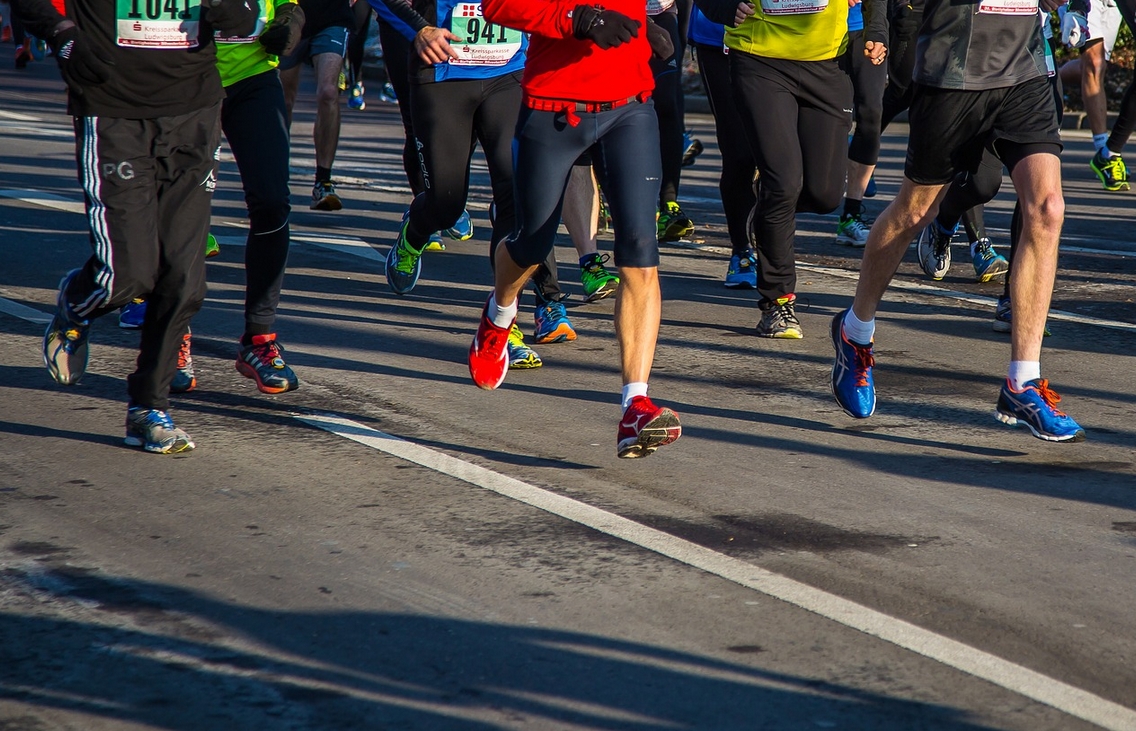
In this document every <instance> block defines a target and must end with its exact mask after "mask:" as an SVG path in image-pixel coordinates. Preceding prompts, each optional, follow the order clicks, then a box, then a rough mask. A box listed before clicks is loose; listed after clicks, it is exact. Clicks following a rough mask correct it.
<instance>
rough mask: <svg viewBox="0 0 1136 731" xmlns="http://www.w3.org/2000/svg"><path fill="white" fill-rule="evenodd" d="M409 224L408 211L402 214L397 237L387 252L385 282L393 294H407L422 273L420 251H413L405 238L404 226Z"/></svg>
mask: <svg viewBox="0 0 1136 731" xmlns="http://www.w3.org/2000/svg"><path fill="white" fill-rule="evenodd" d="M409 225H410V211H407V212H406V213H404V214H403V215H402V223H401V224H400V225H399V227H398V237H397V238H396V239H395V240H394V246H392V247H391V248H390V251H388V252H387V263H386V272H387V284H389V285H390V288H391V290H393V291H394V293H395V294H407V293H409V292H410V290H412V289H414V285H416V284H418V277H419V275H421V274H422V252H421V251H415V250H414V247H413V246H411V245H410V242H409V241H407V240H406V227H407V226H409Z"/></svg>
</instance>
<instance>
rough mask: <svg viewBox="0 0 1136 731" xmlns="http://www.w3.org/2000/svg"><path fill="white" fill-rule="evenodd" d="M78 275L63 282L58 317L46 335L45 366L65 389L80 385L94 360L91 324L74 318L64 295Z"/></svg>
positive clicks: (68, 276)
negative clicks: (92, 357) (69, 284)
mask: <svg viewBox="0 0 1136 731" xmlns="http://www.w3.org/2000/svg"><path fill="white" fill-rule="evenodd" d="M76 271H78V270H76ZM74 274H75V272H71V273H70V274H68V275H67V276H65V277H64V278H63V281H61V282H60V283H59V298H58V300H57V304H56V309H55V317H53V318H51V324H49V325H48V326H47V331H46V332H44V334H43V363H44V365H46V366H47V371H48V373H50V374H51V377H52V378H54V379H55V381H56V382H57V383H61V384H63V385H64V386H72V385H74V384H76V383H78V382H79V379H80V378H82V377H83V374H84V373H86V372H87V362H88V361H89V360H90V349H89V348H88V341H89V340H90V337H91V323H90V322H89V321H87V320H75V319H74V317H73V316H72V313H71V308H70V306H68V304H67V301H66V300H65V299H64V294H63V293H64V292H65V291H66V290H67V282H68V281H70V279H71V277H72V276H74Z"/></svg>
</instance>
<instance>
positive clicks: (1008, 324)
mask: <svg viewBox="0 0 1136 731" xmlns="http://www.w3.org/2000/svg"><path fill="white" fill-rule="evenodd" d="M1012 330H1013V310H1012V309H1011V307H1010V298H1009V297H1005V296H1002V297H999V298H998V306H997V307H995V308H994V332H996V333H1008V332H1010V331H1012ZM1041 334H1042V335H1044V336H1046V337H1048V336H1049V335H1050V332H1049V323H1048V322H1047V323H1045V329H1044V330H1042V331H1041Z"/></svg>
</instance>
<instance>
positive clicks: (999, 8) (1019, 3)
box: [978, 0, 1038, 15]
mask: <svg viewBox="0 0 1136 731" xmlns="http://www.w3.org/2000/svg"><path fill="white" fill-rule="evenodd" d="M1037 9H1038V4H1037V0H982V1H981V2H980V3H979V4H978V12H980V13H990V14H992V15H1037Z"/></svg>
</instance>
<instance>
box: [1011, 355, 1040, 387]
mask: <svg viewBox="0 0 1136 731" xmlns="http://www.w3.org/2000/svg"><path fill="white" fill-rule="evenodd" d="M1006 377H1007V378H1008V379H1009V381H1010V388H1012V389H1014V390H1015V391H1021V390H1022V389H1023V388H1025V387H1026V384H1027V383H1029V382H1030V381H1032V380H1034V379H1037V378H1041V361H1037V360H1012V361H1010V372H1009V374H1007V376H1006Z"/></svg>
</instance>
